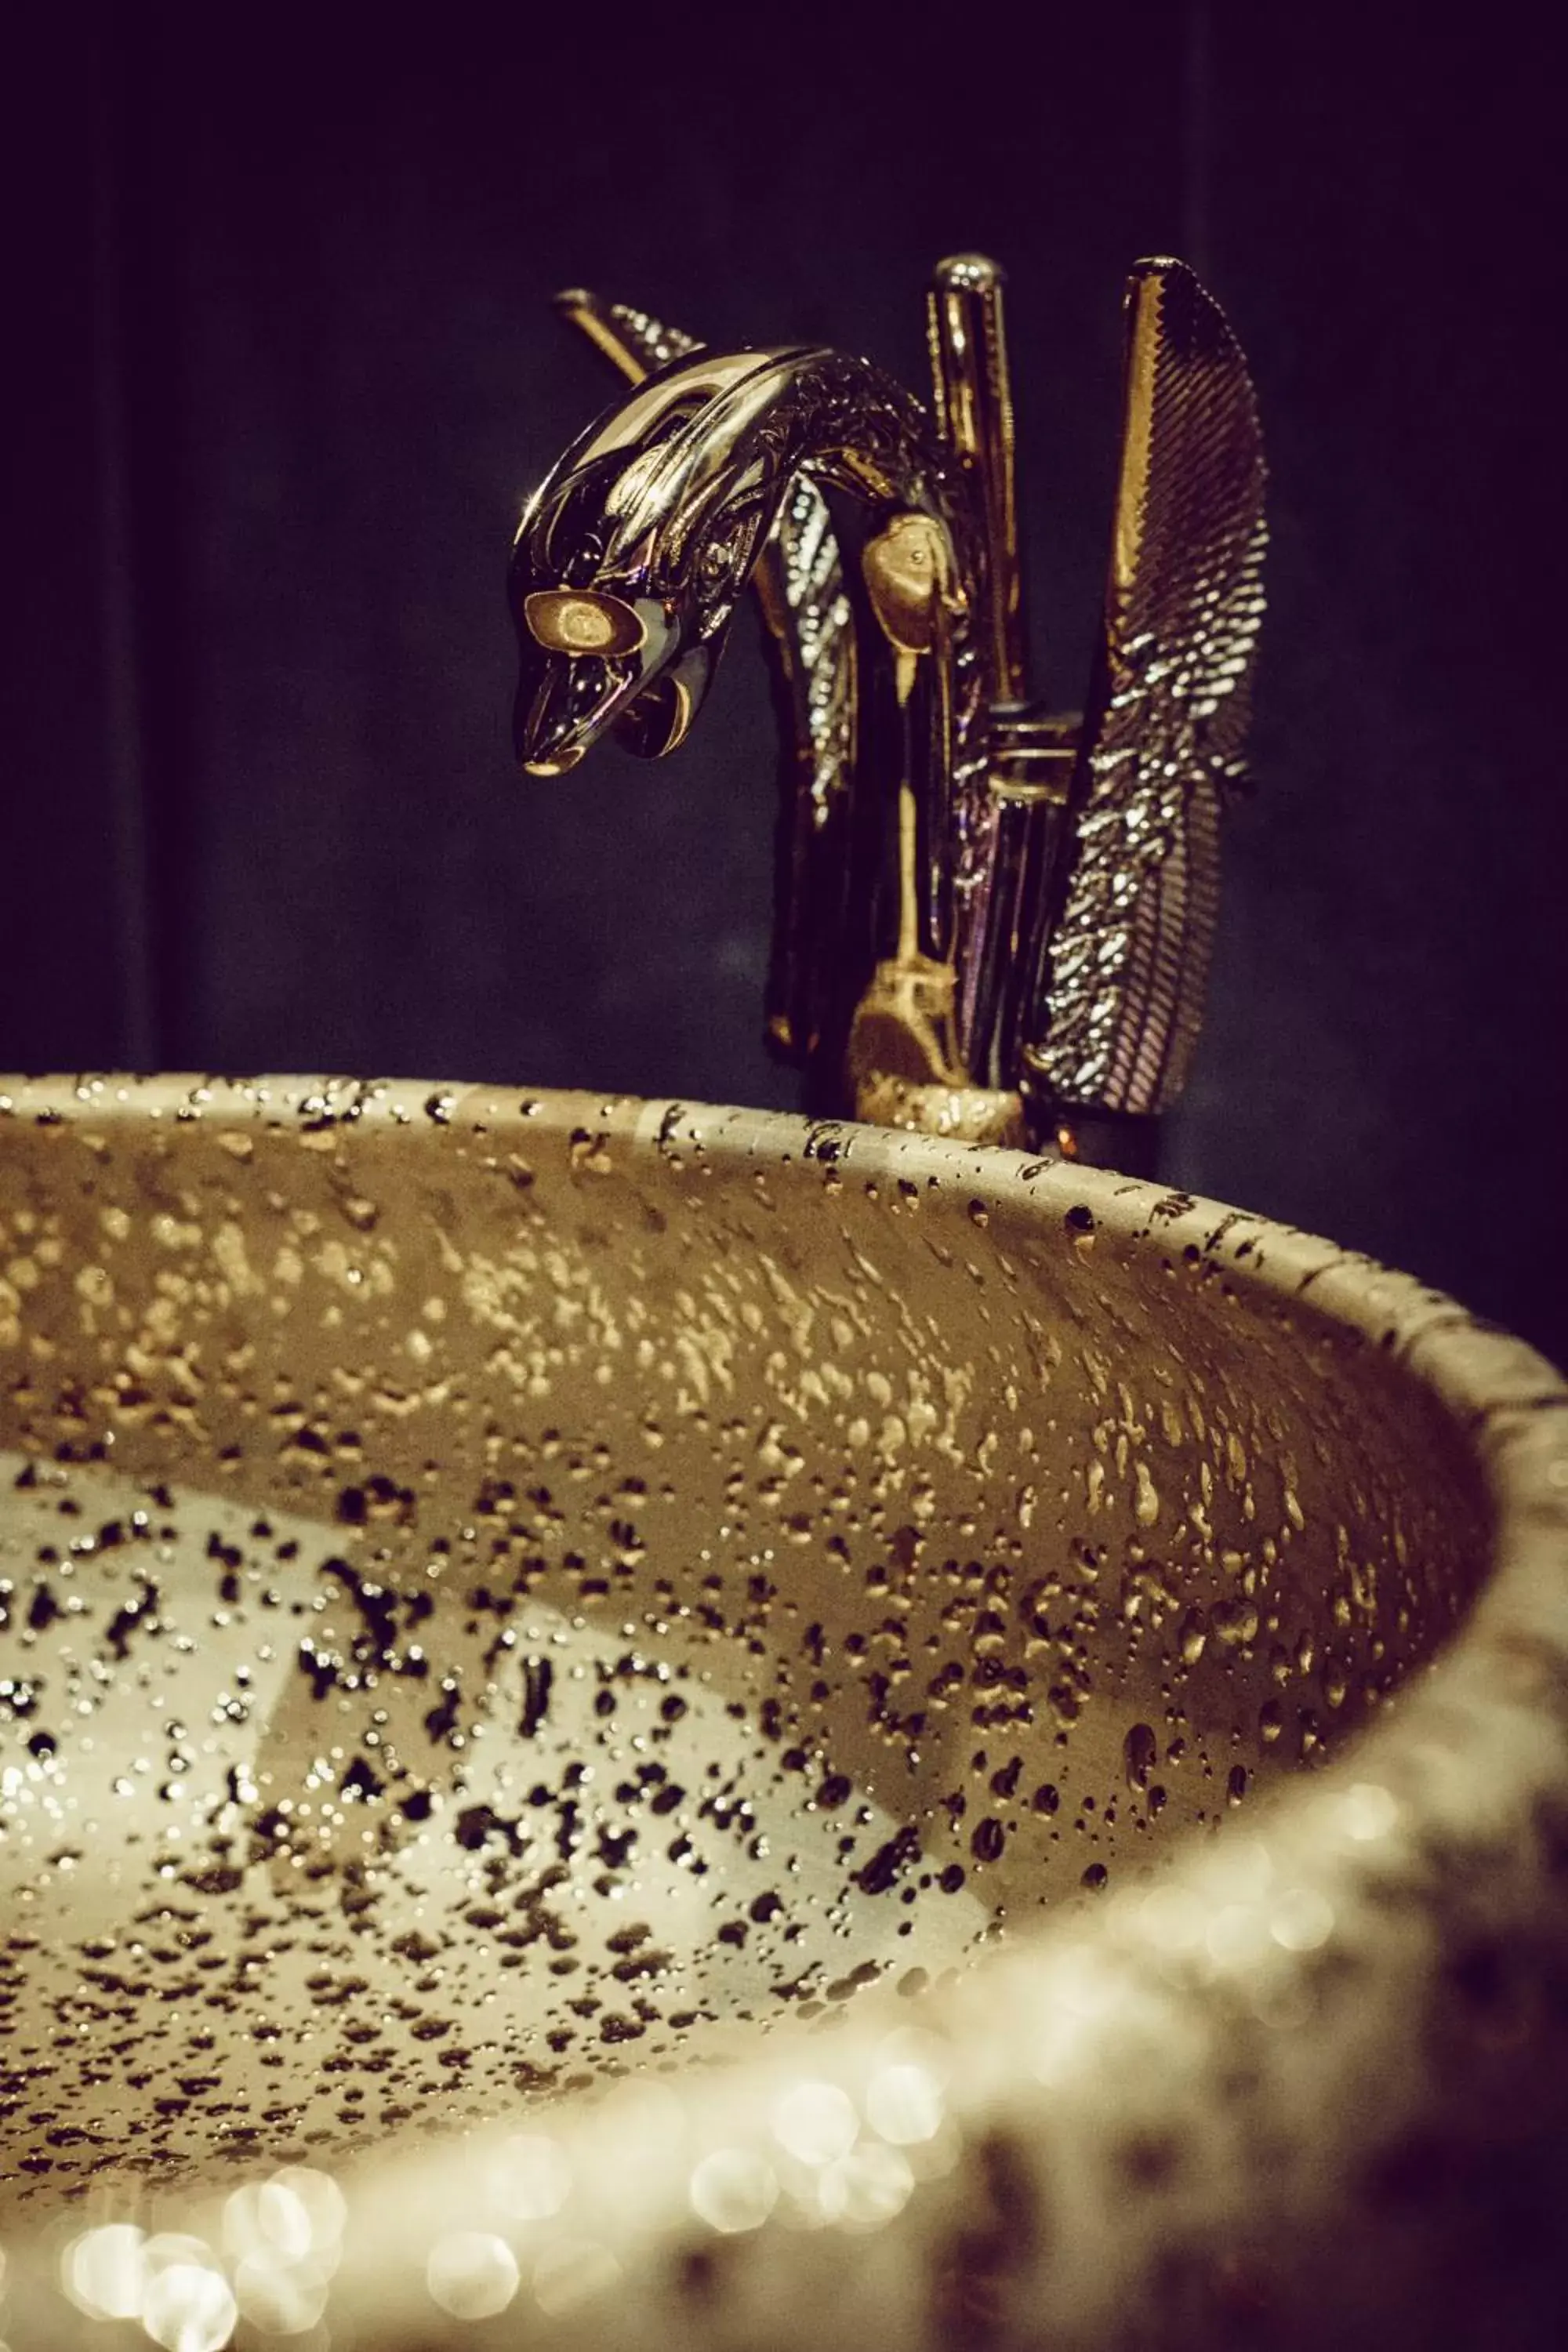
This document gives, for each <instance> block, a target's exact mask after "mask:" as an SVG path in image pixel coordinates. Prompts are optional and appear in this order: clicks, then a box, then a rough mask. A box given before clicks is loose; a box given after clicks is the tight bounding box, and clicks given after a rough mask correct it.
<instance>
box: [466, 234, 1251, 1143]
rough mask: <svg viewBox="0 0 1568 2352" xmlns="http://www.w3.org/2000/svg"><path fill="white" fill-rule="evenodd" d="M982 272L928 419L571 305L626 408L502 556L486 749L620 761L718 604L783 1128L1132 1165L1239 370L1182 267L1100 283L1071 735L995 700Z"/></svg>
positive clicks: (1221, 626)
mask: <svg viewBox="0 0 1568 2352" xmlns="http://www.w3.org/2000/svg"><path fill="white" fill-rule="evenodd" d="M1002 287H1003V279H1002V273H1001V271H1000V270H999V269H998V268H996V266H995V265H994V263H992V262H989V261H986V260H984V258H982V257H978V256H973V255H967V256H960V257H956V258H954V259H952V260H948V261H944V262H942V264H940V265H939V267H938V268H937V270H936V272H935V276H934V280H933V283H932V286H931V292H930V296H929V303H928V317H929V328H930V345H931V373H932V389H933V399H932V404H931V410H930V411H929V412H928V411H927V409H926V408H924V407H923V406H922V405H921V403H920V402H918V401H917V400H916V399H914V398H913V396H912V395H911V394H909V393H908V392H906V391H905V390H904V389H903V387H902V386H901V385H900V384H899V383H896V382H895V381H894V380H893V379H892V378H891V377H890V376H889V375H887V374H885V373H883V372H882V371H881V370H879V369H878V368H876V367H874V366H872V365H871V364H870V363H869V362H868V361H865V360H860V359H855V358H851V357H848V356H847V355H846V354H844V353H841V352H834V351H830V350H827V349H825V348H823V347H821V346H817V345H795V346H785V347H780V348H776V349H772V350H766V351H740V352H729V353H722V354H720V353H715V352H710V351H708V350H706V349H704V348H703V347H702V346H701V345H700V344H698V343H697V342H695V341H693V340H692V339H691V338H690V337H689V336H687V335H685V334H682V333H680V332H679V331H676V330H674V329H672V328H669V327H667V326H663V325H661V324H660V323H659V322H658V321H657V320H653V319H650V318H648V317H647V315H646V314H645V313H643V312H640V311H637V310H631V309H629V308H627V307H626V306H625V305H622V304H618V303H609V302H605V301H602V300H600V299H598V298H597V297H595V296H594V295H592V294H589V293H586V292H584V291H581V290H574V291H572V292H570V293H566V294H563V295H562V296H561V297H560V298H559V299H558V308H559V309H560V310H562V311H563V314H564V315H565V316H566V317H567V318H568V319H569V320H572V321H573V322H574V324H575V325H577V326H578V327H579V328H581V329H582V330H583V331H584V333H585V334H586V335H587V336H588V337H589V339H590V340H591V341H593V342H594V343H595V345H596V346H597V347H598V348H599V349H600V350H601V351H602V352H605V355H606V356H607V357H609V358H610V359H611V360H613V361H614V362H616V365H617V366H618V367H619V368H620V370H621V372H622V373H623V374H624V375H625V376H626V377H627V378H628V379H630V384H631V388H630V389H629V390H628V391H627V392H626V394H625V395H624V396H623V397H622V399H621V400H620V401H619V402H618V403H617V404H616V405H615V406H614V407H612V408H611V409H609V410H608V411H606V413H605V415H603V416H601V417H600V418H599V420H598V421H597V422H596V423H595V425H591V426H590V427H589V428H588V430H587V431H586V432H585V433H584V434H583V435H582V436H580V437H579V438H578V439H577V440H576V441H575V442H574V443H573V445H572V446H571V447H570V448H568V449H567V450H566V452H565V453H564V455H563V457H561V459H560V460H559V462H558V463H557V464H556V466H555V467H553V468H552V471H551V473H550V474H549V476H548V477H547V478H546V479H545V481H544V482H543V483H542V485H541V487H540V488H539V489H538V490H537V491H536V492H535V493H534V495H533V497H532V498H531V499H530V501H529V504H528V507H527V509H526V510H525V512H524V514H523V517H522V520H521V524H520V525H519V528H518V532H517V538H516V541H515V545H514V549H513V555H512V564H511V596H512V605H513V613H514V617H515V620H516V624H517V629H518V637H519V643H520V646H521V678H520V681H519V688H518V698H517V717H516V733H517V749H518V755H519V758H520V760H521V762H522V764H523V766H524V768H525V769H526V770H527V771H528V772H530V773H531V774H534V775H542V776H557V775H561V774H563V773H565V772H567V771H568V770H569V769H571V768H574V767H575V765H576V764H577V762H578V761H580V760H581V759H582V758H583V756H584V753H585V752H586V751H588V750H590V749H591V747H592V746H593V745H594V744H595V742H596V741H597V740H599V738H600V737H601V736H602V735H604V734H605V733H606V732H608V731H609V730H612V729H613V730H615V731H616V734H617V736H618V737H619V738H620V739H621V740H623V741H625V742H626V743H627V744H628V745H629V746H630V747H631V748H632V749H633V750H635V751H639V752H641V753H643V754H645V755H647V756H650V757H658V756H660V755H662V754H664V753H666V752H668V751H673V750H674V749H675V747H676V746H677V745H678V744H679V742H680V741H681V740H683V739H684V737H685V735H686V734H687V732H688V730H689V728H690V726H691V724H692V722H693V720H694V719H695V718H696V716H697V714H698V712H699V710H700V708H701V704H702V700H703V697H704V695H705V693H706V691H707V688H708V684H709V681H710V677H711V676H712V672H713V667H714V664H715V662H716V661H717V659H718V656H719V654H720V652H721V648H722V646H723V642H724V638H725V635H726V633H727V630H728V627H729V624H730V621H731V616H732V614H733V613H734V610H735V607H736V604H738V602H739V601H740V599H741V597H742V594H743V593H744V592H745V590H746V588H747V586H748V585H750V586H751V587H752V588H753V589H754V590H755V592H756V594H757V597H758V600H759V603H760V604H761V607H762V611H763V618H764V621H765V623H766V642H767V644H768V646H769V649H770V653H771V655H772V658H773V669H774V674H775V687H776V690H777V700H778V706H779V710H780V717H781V725H782V730H783V734H784V767H783V775H782V810H781V824H780V832H779V854H778V868H777V903H776V909H775V919H774V928H773V959H772V969H771V972H770V978H769V984H768V1030H769V1034H770V1037H771V1039H772V1040H773V1044H774V1045H775V1047H776V1048H777V1050H778V1051H779V1052H780V1053H781V1054H783V1055H785V1056H786V1057H787V1058H789V1059H791V1060H792V1061H795V1062H796V1063H798V1064H799V1065H800V1066H802V1067H803V1068H804V1069H805V1072H806V1074H807V1087H808V1094H809V1096H810V1097H811V1100H812V1102H813V1106H814V1107H815V1108H820V1109H825V1110H844V1109H850V1110H852V1111H853V1112H854V1114H855V1116H857V1117H858V1118H867V1119H871V1120H874V1121H877V1122H879V1123H881V1124H885V1125H889V1126H895V1127H906V1128H914V1129H922V1130H924V1131H926V1132H931V1133H938V1134H946V1135H953V1136H960V1137H964V1138H968V1139H973V1140H981V1141H994V1142H1012V1143H1025V1142H1028V1143H1031V1144H1033V1145H1035V1146H1036V1147H1037V1148H1040V1149H1044V1150H1059V1151H1061V1152H1063V1153H1066V1154H1068V1155H1069V1156H1079V1157H1083V1158H1088V1159H1097V1160H1101V1159H1102V1160H1110V1161H1111V1162H1113V1163H1114V1164H1116V1165H1118V1166H1121V1167H1123V1168H1125V1169H1128V1170H1131V1171H1136V1170H1138V1169H1140V1168H1142V1167H1143V1166H1145V1165H1146V1164H1148V1162H1149V1160H1150V1158H1151V1152H1152V1132H1153V1122H1154V1121H1155V1119H1156V1118H1158V1116H1159V1114H1160V1113H1161V1112H1163V1110H1165V1109H1166V1108H1168V1107H1169V1105H1170V1104H1171V1102H1172V1101H1173V1100H1174V1098H1175V1096H1176V1095H1177V1093H1178V1092H1179V1091H1180V1088H1181V1087H1182V1084H1183V1083H1184V1079H1185V1076H1186V1073H1187V1068H1188V1066H1189V1063H1190V1061H1191V1057H1192V1052H1193V1047H1194V1043H1195V1040H1196V1034H1197V1029H1198V1024H1199V1022H1200V1020H1201V1016H1202V1005H1203V995H1204V989H1205V981H1206V976H1207V967H1208V961H1209V954H1210V949H1211V944H1212V940H1213V934H1214V926H1215V906H1216V886H1217V866H1218V847H1219V842H1218V835H1219V820H1220V816H1221V814H1222V811H1223V808H1224V805H1225V803H1226V798H1227V797H1228V795H1229V794H1230V793H1231V792H1232V791H1233V790H1234V789H1235V786H1236V784H1237V781H1238V779H1239V776H1240V753H1241V749H1242V744H1243V740H1244V738H1245V733H1246V727H1247V702H1248V687H1249V683H1250V677H1251V669H1252V663H1253V656H1254V650H1255V646H1256V641H1257V635H1258V625H1259V622H1260V620H1261V616H1262V589H1261V562H1262V553H1263V545H1264V522H1263V483H1264V472H1263V459H1262V446H1261V440H1260V436H1259V434H1258V419H1257V410H1256V404H1255V402H1254V399H1253V394H1252V387H1251V384H1250V383H1249V381H1248V378H1247V369H1246V365H1245V362H1244V361H1243V359H1242V356H1241V353H1240V351H1239V349H1238V347H1237V342H1236V340H1235V337H1234V336H1233V335H1232V333H1231V331H1230V329H1229V327H1228V325H1227V324H1226V320H1225V319H1224V316H1223V314H1222V313H1221V312H1220V310H1219V309H1218V307H1217V305H1216V304H1215V302H1214V301H1213V299H1211V298H1210V297H1209V296H1208V295H1207V294H1206V293H1205V290H1204V289H1203V288H1202V287H1201V286H1200V285H1199V283H1198V281H1197V279H1196V278H1194V275H1193V273H1192V272H1191V270H1189V269H1187V268H1185V267H1184V265H1183V264H1182V263H1180V262H1176V261H1169V260H1153V261H1144V262H1141V263H1140V264H1138V266H1137V267H1136V268H1135V269H1134V270H1133V272H1132V275H1131V278H1130V280H1129V282H1128V288H1127V298H1126V309H1127V355H1126V384H1125V395H1124V415H1123V422H1122V431H1121V467H1120V477H1119V481H1118V487H1117V493H1116V505H1115V515H1114V522H1113V529H1112V534H1111V554H1110V566H1109V573H1108V580H1107V588H1106V595H1105V604H1104V611H1103V614H1102V618H1101V623H1100V629H1099V632H1098V635H1097V642H1096V646H1095V652H1094V658H1093V662H1092V666H1091V672H1090V678H1089V691H1088V695H1087V697H1086V701H1085V708H1084V712H1083V715H1082V717H1081V718H1064V717H1060V716H1057V715H1055V714H1052V713H1050V712H1049V711H1047V710H1044V709H1040V708H1038V707H1037V706H1036V705H1035V704H1032V703H1031V702H1030V701H1029V700H1028V699H1027V698H1026V693H1025V663H1024V654H1023V646H1024V626H1023V613H1022V606H1021V596H1020V583H1019V565H1018V534H1017V520H1016V497H1015V488H1014V427H1013V410H1012V397H1011V390H1010V384H1009V377H1008V367H1007V356H1006V344H1005V329H1004V320H1003V305H1002Z"/></svg>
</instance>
